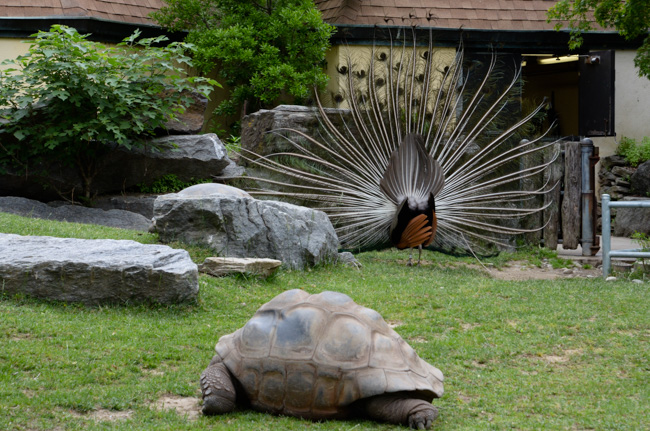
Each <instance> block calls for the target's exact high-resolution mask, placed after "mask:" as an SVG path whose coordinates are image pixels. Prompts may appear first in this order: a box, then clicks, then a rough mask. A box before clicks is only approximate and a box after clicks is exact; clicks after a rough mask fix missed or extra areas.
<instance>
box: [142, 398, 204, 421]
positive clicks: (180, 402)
mask: <svg viewBox="0 0 650 431" xmlns="http://www.w3.org/2000/svg"><path fill="white" fill-rule="evenodd" d="M153 407H154V408H155V409H157V410H175V411H176V413H178V414H179V415H180V416H185V417H187V419H190V420H196V419H198V417H199V414H200V406H199V400H198V399H197V398H194V397H180V396H177V395H165V396H163V397H162V398H160V399H159V400H158V401H155V402H154V403H153Z"/></svg>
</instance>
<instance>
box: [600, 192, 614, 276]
mask: <svg viewBox="0 0 650 431" xmlns="http://www.w3.org/2000/svg"><path fill="white" fill-rule="evenodd" d="M602 204H603V218H602V223H603V228H602V229H603V234H602V240H603V278H607V276H608V275H609V270H610V266H611V260H610V259H611V258H610V256H609V252H610V250H611V248H612V224H611V222H612V217H611V213H610V210H609V195H608V194H606V193H605V194H603V197H602Z"/></svg>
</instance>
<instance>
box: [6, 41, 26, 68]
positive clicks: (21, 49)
mask: <svg viewBox="0 0 650 431" xmlns="http://www.w3.org/2000/svg"><path fill="white" fill-rule="evenodd" d="M23 40H24V39H13V38H0V62H2V61H4V60H6V59H9V58H16V57H18V56H19V55H22V54H25V53H27V51H28V50H29V44H27V43H24V42H23ZM8 67H9V66H2V65H0V69H6V68H8Z"/></svg>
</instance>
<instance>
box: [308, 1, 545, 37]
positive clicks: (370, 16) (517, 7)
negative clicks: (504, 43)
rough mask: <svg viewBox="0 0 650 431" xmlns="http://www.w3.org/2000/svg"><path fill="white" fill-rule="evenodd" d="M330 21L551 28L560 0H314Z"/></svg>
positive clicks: (466, 26)
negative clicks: (552, 13) (552, 11)
mask: <svg viewBox="0 0 650 431" xmlns="http://www.w3.org/2000/svg"><path fill="white" fill-rule="evenodd" d="M315 3H316V5H317V6H318V8H319V9H320V10H321V12H322V16H323V19H324V20H325V21H326V22H328V23H330V24H362V25H417V26H421V27H439V28H460V27H462V28H465V29H481V30H552V29H553V26H554V23H547V22H546V12H547V11H548V9H549V8H550V7H551V6H553V5H554V4H555V3H557V0H315Z"/></svg>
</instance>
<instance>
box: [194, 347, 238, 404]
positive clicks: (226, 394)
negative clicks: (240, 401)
mask: <svg viewBox="0 0 650 431" xmlns="http://www.w3.org/2000/svg"><path fill="white" fill-rule="evenodd" d="M201 392H202V393H203V414H204V415H220V414H223V413H228V412H230V411H232V410H234V408H235V400H236V399H237V393H236V391H235V385H234V384H233V381H232V376H231V374H230V372H229V371H228V368H226V366H225V365H224V363H223V362H221V358H220V357H219V356H218V355H215V356H214V357H213V358H212V361H210V365H208V368H206V369H205V371H203V374H201Z"/></svg>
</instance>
